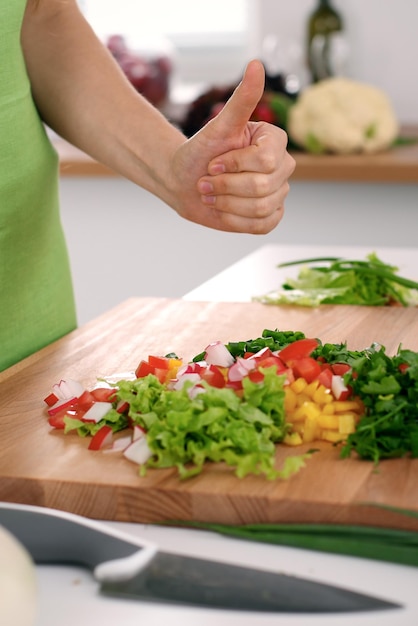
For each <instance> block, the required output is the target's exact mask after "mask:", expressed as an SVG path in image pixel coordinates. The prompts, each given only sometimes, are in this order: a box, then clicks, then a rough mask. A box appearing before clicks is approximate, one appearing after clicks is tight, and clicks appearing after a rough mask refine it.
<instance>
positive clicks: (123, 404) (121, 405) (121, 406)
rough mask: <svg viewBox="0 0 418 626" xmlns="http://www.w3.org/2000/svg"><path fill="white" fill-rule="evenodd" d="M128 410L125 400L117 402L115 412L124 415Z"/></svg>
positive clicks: (127, 403)
mask: <svg viewBox="0 0 418 626" xmlns="http://www.w3.org/2000/svg"><path fill="white" fill-rule="evenodd" d="M128 409H129V402H126V401H125V400H119V402H118V403H117V405H116V411H117V412H118V413H125V412H126V411H127V410H128Z"/></svg>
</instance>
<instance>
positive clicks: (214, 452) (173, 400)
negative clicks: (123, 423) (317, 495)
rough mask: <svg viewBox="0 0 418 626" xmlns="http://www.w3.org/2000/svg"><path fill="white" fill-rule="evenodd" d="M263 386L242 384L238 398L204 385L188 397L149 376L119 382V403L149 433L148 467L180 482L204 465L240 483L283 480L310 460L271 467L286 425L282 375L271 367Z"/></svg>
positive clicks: (193, 474) (298, 459) (144, 468)
mask: <svg viewBox="0 0 418 626" xmlns="http://www.w3.org/2000/svg"><path fill="white" fill-rule="evenodd" d="M264 375H265V378H264V383H263V384H262V385H260V384H257V383H254V382H252V381H251V380H250V379H248V378H245V379H244V380H243V393H242V397H240V396H238V395H237V394H236V393H235V392H234V391H233V390H232V389H228V388H222V389H217V388H215V387H211V386H210V385H208V384H206V383H205V382H204V381H202V387H203V391H202V392H201V393H198V394H197V395H195V396H194V397H190V395H189V393H188V390H189V386H188V385H187V384H186V385H185V386H184V388H183V389H181V390H176V391H174V390H170V389H167V388H166V386H164V385H163V384H161V383H160V382H159V381H158V379H157V378H156V377H155V376H153V375H152V374H150V375H148V376H146V377H145V378H140V379H137V380H133V381H132V380H131V381H128V380H123V381H119V382H118V389H117V396H118V400H122V401H126V402H128V403H129V405H130V410H129V418H130V420H132V422H133V423H134V424H139V425H140V426H142V427H143V428H145V430H146V431H147V443H148V445H149V447H150V448H151V450H152V452H153V456H152V458H151V459H150V460H149V461H148V462H147V463H146V465H145V466H142V468H141V472H142V473H145V472H146V469H147V468H151V467H152V468H167V467H173V466H174V467H177V469H178V472H179V476H180V477H181V478H190V477H191V476H195V475H197V474H199V473H200V472H201V471H202V469H203V466H204V464H205V463H206V462H207V461H212V462H224V463H226V464H227V465H228V466H231V467H234V468H235V473H236V475H237V476H238V477H240V478H242V477H244V476H246V475H248V474H256V475H259V474H263V475H264V476H265V477H266V478H268V479H270V480H274V479H276V478H279V477H280V478H287V477H289V476H290V475H291V474H293V473H295V472H296V471H298V470H299V469H300V468H301V467H302V466H303V465H304V461H305V459H306V458H307V456H309V455H300V456H299V457H298V458H296V459H295V458H293V459H289V461H288V462H286V463H285V466H284V468H283V469H282V470H277V469H276V468H275V460H276V447H275V444H276V443H278V442H280V441H282V440H283V438H284V436H285V434H286V432H287V428H288V427H287V425H286V421H285V412H284V389H283V385H284V381H285V377H284V376H277V373H276V371H275V368H266V369H265V370H264Z"/></svg>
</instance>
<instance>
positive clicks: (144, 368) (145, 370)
mask: <svg viewBox="0 0 418 626" xmlns="http://www.w3.org/2000/svg"><path fill="white" fill-rule="evenodd" d="M153 373H154V367H152V366H151V365H150V364H149V363H148V361H140V362H139V364H138V367H137V368H136V370H135V376H136V377H137V378H145V376H148V374H153Z"/></svg>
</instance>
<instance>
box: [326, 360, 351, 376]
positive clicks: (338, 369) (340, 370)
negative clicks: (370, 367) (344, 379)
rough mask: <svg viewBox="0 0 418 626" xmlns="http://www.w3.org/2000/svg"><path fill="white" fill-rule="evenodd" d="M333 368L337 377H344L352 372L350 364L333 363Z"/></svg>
mask: <svg viewBox="0 0 418 626" xmlns="http://www.w3.org/2000/svg"><path fill="white" fill-rule="evenodd" d="M331 368H332V371H333V372H334V374H335V375H336V376H344V374H346V373H347V372H349V371H350V370H351V367H350V366H349V365H348V363H333V364H332V365H331Z"/></svg>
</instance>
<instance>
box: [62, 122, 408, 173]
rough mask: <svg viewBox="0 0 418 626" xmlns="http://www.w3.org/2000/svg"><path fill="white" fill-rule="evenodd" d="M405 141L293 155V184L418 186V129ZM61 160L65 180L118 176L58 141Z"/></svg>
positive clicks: (295, 153)
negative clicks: (363, 151) (368, 149)
mask: <svg viewBox="0 0 418 626" xmlns="http://www.w3.org/2000/svg"><path fill="white" fill-rule="evenodd" d="M402 136H405V137H414V138H415V137H416V138H417V142H416V143H412V144H409V145H403V146H399V147H396V148H393V149H392V150H389V151H386V152H382V153H380V154H375V155H349V156H345V155H339V156H332V155H312V154H306V153H303V152H293V153H292V154H293V156H294V158H295V160H296V169H295V173H294V174H293V177H292V180H296V181H322V182H326V181H328V182H382V183H418V128H412V127H411V128H406V129H405V132H403V133H402ZM53 142H54V145H55V147H56V149H57V151H58V154H59V157H60V172H61V176H107V177H108V176H116V174H115V173H114V172H112V170H110V169H109V168H108V167H106V166H104V165H102V164H100V163H97V161H95V160H94V159H92V158H90V157H89V156H87V155H86V154H84V153H83V152H81V151H80V150H78V149H77V148H75V147H74V146H71V145H70V144H68V143H67V142H65V141H63V140H62V139H60V138H58V137H54V139H53Z"/></svg>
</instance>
